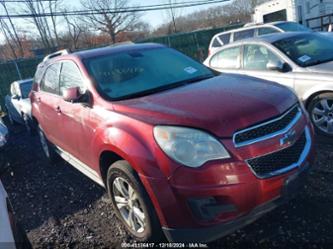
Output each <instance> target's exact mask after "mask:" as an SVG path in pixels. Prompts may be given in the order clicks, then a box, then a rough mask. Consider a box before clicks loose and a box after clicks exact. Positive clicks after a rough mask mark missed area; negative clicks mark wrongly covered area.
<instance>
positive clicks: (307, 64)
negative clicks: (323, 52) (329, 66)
mask: <svg viewBox="0 0 333 249" xmlns="http://www.w3.org/2000/svg"><path fill="white" fill-rule="evenodd" d="M329 61H333V58H330V59H326V60H314V61H312V62H311V63H305V66H307V67H310V66H315V65H319V64H322V63H325V62H329Z"/></svg>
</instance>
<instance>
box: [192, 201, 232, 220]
mask: <svg viewBox="0 0 333 249" xmlns="http://www.w3.org/2000/svg"><path fill="white" fill-rule="evenodd" d="M188 204H189V206H190V208H191V210H192V212H193V214H194V215H195V217H197V218H198V219H200V220H205V221H209V220H213V219H215V218H216V217H217V216H218V215H220V214H222V213H230V212H235V211H237V208H236V207H235V206H234V205H232V204H229V203H221V202H219V201H217V200H216V199H215V198H214V197H206V198H191V199H188Z"/></svg>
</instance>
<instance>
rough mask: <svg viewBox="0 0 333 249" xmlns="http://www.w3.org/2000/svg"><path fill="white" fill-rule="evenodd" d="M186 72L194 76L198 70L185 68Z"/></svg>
mask: <svg viewBox="0 0 333 249" xmlns="http://www.w3.org/2000/svg"><path fill="white" fill-rule="evenodd" d="M184 71H185V72H187V73H189V74H194V73H196V72H197V71H198V70H197V69H195V68H194V67H186V68H184Z"/></svg>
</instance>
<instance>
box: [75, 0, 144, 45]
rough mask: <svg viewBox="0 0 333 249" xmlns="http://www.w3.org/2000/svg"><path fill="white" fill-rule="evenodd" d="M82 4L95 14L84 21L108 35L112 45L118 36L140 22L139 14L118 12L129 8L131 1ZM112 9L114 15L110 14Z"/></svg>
mask: <svg viewBox="0 0 333 249" xmlns="http://www.w3.org/2000/svg"><path fill="white" fill-rule="evenodd" d="M81 4H82V6H83V7H84V8H85V9H88V10H91V11H92V12H94V13H91V14H89V15H87V16H86V17H85V18H84V19H83V20H85V22H86V23H87V24H89V25H90V26H91V27H94V28H96V29H97V30H99V31H102V32H105V33H107V34H108V35H109V36H110V38H111V42H112V43H115V42H116V41H117V35H118V34H120V33H121V32H125V31H128V30H131V29H132V27H133V26H134V25H135V24H136V23H137V22H138V21H139V15H138V14H137V12H127V13H122V12H117V10H121V9H126V8H127V7H129V0H81ZM110 9H112V10H114V13H110V11H108V10H110Z"/></svg>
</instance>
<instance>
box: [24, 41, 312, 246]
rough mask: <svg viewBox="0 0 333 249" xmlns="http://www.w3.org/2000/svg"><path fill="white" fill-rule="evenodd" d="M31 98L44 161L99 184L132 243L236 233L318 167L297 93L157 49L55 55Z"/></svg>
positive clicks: (204, 239) (43, 69)
mask: <svg viewBox="0 0 333 249" xmlns="http://www.w3.org/2000/svg"><path fill="white" fill-rule="evenodd" d="M30 98H31V102H32V114H33V117H34V122H35V124H36V127H38V130H39V136H40V141H41V145H42V148H43V151H44V153H45V155H46V157H47V158H48V159H49V160H51V161H54V160H56V159H57V156H59V155H60V156H61V157H62V158H64V159H65V160H66V161H68V162H69V163H70V164H72V165H73V166H74V167H75V168H77V169H78V170H80V171H81V172H82V173H84V174H85V175H86V176H88V177H89V178H91V179H92V180H94V181H95V182H97V183H98V184H100V185H102V186H104V187H105V188H106V190H107V191H108V193H109V196H110V198H111V200H112V201H111V203H112V206H113V207H114V210H115V212H116V214H117V216H118V217H119V219H120V220H121V221H122V222H123V224H124V225H125V227H126V228H127V230H128V232H129V233H130V234H131V236H132V237H133V238H134V239H135V240H137V241H154V240H157V239H159V238H161V236H163V234H164V235H165V236H166V238H167V239H168V240H169V241H177V242H180V241H182V242H186V241H191V242H208V241H212V240H215V239H217V238H219V237H222V236H224V235H226V234H228V233H231V232H233V231H235V230H236V229H238V228H240V227H242V226H244V225H245V224H248V223H250V222H252V221H254V220H256V219H257V218H259V217H260V216H261V215H263V214H264V213H266V212H268V211H270V210H272V209H273V208H274V207H276V206H277V205H279V204H280V203H282V202H283V201H284V200H287V199H289V197H290V196H293V194H294V193H295V192H297V190H298V188H299V187H298V186H301V185H302V182H303V181H302V179H304V178H305V177H304V175H305V172H306V171H307V170H308V168H309V167H310V165H311V162H312V160H313V156H312V155H313V146H312V144H313V143H312V140H313V128H312V125H311V123H310V122H309V118H308V116H307V114H305V110H304V107H303V106H302V104H301V103H300V102H299V101H298V99H297V97H296V96H295V95H294V93H293V92H292V91H290V90H289V89H287V88H286V87H284V86H281V85H278V84H275V83H272V82H267V81H263V80H260V79H256V78H253V77H248V76H240V75H232V74H222V75H220V76H216V75H214V73H213V72H212V71H211V70H210V69H208V68H206V67H205V66H203V65H202V64H200V63H198V62H196V61H194V60H192V59H190V58H188V57H186V56H185V55H183V54H181V53H179V52H177V51H175V50H173V49H171V48H167V47H164V46H162V45H157V44H140V45H133V44H132V45H119V46H113V47H106V48H100V49H93V50H87V51H81V52H75V53H68V52H67V51H59V52H56V53H54V54H51V55H49V56H47V57H46V58H44V60H43V62H42V63H41V64H40V65H39V66H38V68H37V71H36V74H35V78H34V85H33V90H32V92H31V94H30Z"/></svg>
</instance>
